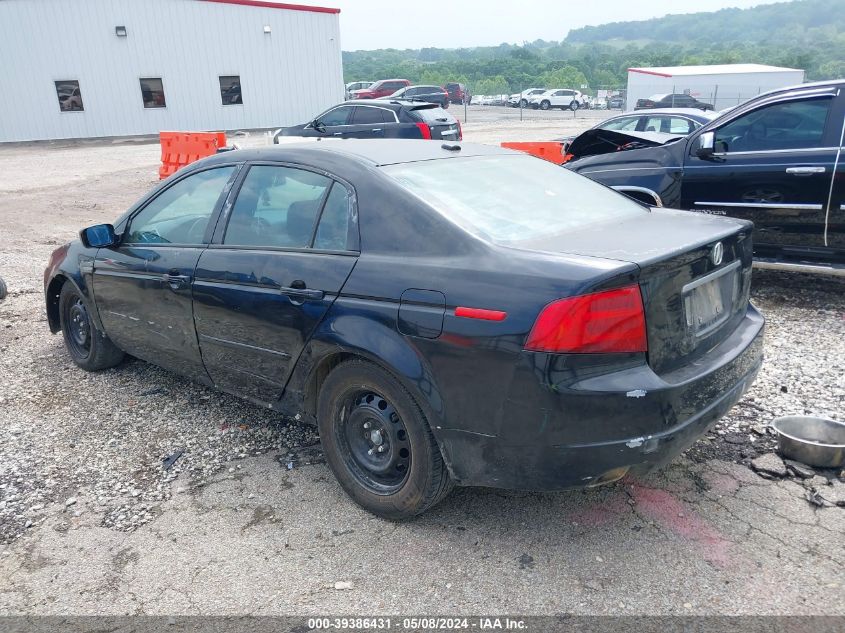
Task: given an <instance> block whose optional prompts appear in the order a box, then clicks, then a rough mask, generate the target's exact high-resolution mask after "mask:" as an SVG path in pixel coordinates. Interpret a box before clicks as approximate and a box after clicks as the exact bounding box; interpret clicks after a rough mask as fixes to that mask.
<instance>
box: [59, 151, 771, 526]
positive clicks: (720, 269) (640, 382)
mask: <svg viewBox="0 0 845 633" xmlns="http://www.w3.org/2000/svg"><path fill="white" fill-rule="evenodd" d="M516 208H519V209H520V212H519V213H518V214H517V213H514V209H516ZM750 234H751V225H750V223H748V222H744V221H741V220H732V219H723V218H714V217H710V216H706V215H701V214H690V213H685V212H681V211H673V210H666V209H652V208H649V207H647V206H645V205H641V204H639V203H637V202H634V201H632V200H630V199H628V198H626V197H624V196H622V195H620V194H617V193H615V192H613V191H611V190H609V189H607V188H605V187H603V186H601V185H598V184H596V183H593V182H591V181H590V180H589V179H587V178H583V177H582V176H579V175H577V174H574V173H571V172H568V171H566V170H563V169H560V168H559V167H556V166H554V165H552V164H551V163H547V162H545V161H540V160H537V159H535V158H532V157H529V156H525V155H523V154H520V153H517V152H511V151H508V150H504V149H500V148H494V147H487V146H481V145H469V144H467V145H463V146H458V145H451V144H441V143H440V142H420V141H400V140H397V141H384V140H381V141H364V140H361V141H335V142H319V143H311V144H302V145H289V146H284V147H282V146H279V147H274V148H265V149H261V150H241V151H232V152H227V153H224V154H218V155H216V156H213V157H210V158H207V159H204V160H201V161H199V162H197V163H195V164H193V165H191V166H189V167H187V168H185V169H183V170H181V171H179V172H178V173H177V174H175V175H174V176H173V177H171V178H170V179H168V180H166V181H164V182H163V183H162V184H161V185H159V186H158V187H156V188H155V189H154V190H153V191H151V192H150V193H149V194H148V195H146V196H145V197H144V198H143V199H142V200H140V201H139V202H138V203H137V204H135V205H134V206H133V207H132V208H131V209H129V210H128V211H127V212H126V213H125V214H124V215H123V216H121V217H120V218H119V219H118V220H116V221H115V223H114V225H98V226H93V227H89V228H87V229H85V230H83V231H82V232H81V236H80V239H79V240H77V241H74V242H72V243H71V244H68V245H66V246H63V247H61V248H59V249H57V250H56V251H55V252H54V253H53V255H52V257H51V260H50V262H49V265H48V268H47V270H46V271H45V277H44V282H45V292H46V304H47V314H48V317H49V324H50V328H51V330H52V331H53V332H58V331H60V330H61V331H62V333H63V335H64V340H65V343H66V347H67V351H68V353H69V354H70V356H71V357H72V359H73V360H74V362H75V363H76V364H77V365H79V366H80V367H82V368H83V369H86V370H90V371H95V370H101V369H105V368H108V367H112V366H114V365H116V364H118V363H120V362H121V359H122V358H123V356H124V354H131V355H132V356H135V357H137V358H141V359H144V360H147V361H149V362H152V363H155V364H157V365H160V366H162V367H165V368H167V369H170V370H172V371H174V372H178V373H180V374H182V375H185V376H188V377H190V378H192V379H194V380H197V381H199V382H201V383H204V384H206V385H209V386H213V387H216V388H217V389H220V390H222V391H226V392H229V393H233V394H236V395H239V396H242V397H244V398H247V399H249V400H251V401H252V402H254V403H256V404H259V405H261V406H264V407H270V408H272V409H274V410H278V411H280V412H281V413H283V414H286V415H290V416H292V417H295V418H296V419H299V420H304V421H307V422H312V423H315V424H317V425H318V427H319V431H320V437H321V441H322V445H323V449H324V451H325V455H326V458H327V460H328V464H329V466H330V467H331V470H332V471H333V472H334V474H335V475H336V476H337V478H338V480H339V482H340V484H341V485H342V487H343V488H344V489H345V490H346V492H347V493H349V495H350V496H351V497H352V498H353V499H354V500H355V501H357V502H358V503H359V504H361V505H362V506H363V507H364V508H366V509H367V510H369V511H371V512H374V513H376V514H378V515H380V516H383V517H387V518H392V519H401V518H407V517H411V516H414V515H416V514H419V513H421V512H423V511H425V510H426V509H428V508H430V507H431V506H433V505H434V504H436V503H437V502H438V501H439V500H441V499H442V498H443V497H444V496H445V495H446V494H447V493H448V492H449V490H450V489H451V488H452V486H453V485H455V484H458V485H464V486H493V487H500V488H519V489H534V490H557V489H563V488H570V487H584V486H595V485H600V484H604V483H609V482H612V481H615V480H617V479H619V478H621V477H622V476H624V475H625V474H626V473H642V472H645V471H648V470H650V469H652V468H655V467H656V466H659V465H661V464H664V463H666V462H667V461H668V460H670V459H672V458H673V457H674V456H675V455H677V454H678V453H680V452H681V451H683V450H684V449H685V448H687V447H688V446H689V445H690V444H692V443H693V442H694V441H695V440H696V439H697V438H698V437H699V436H700V435H701V434H703V433H704V432H705V430H706V429H707V428H708V427H709V426H710V425H711V424H713V423H714V422H715V421H716V420H717V419H718V418H719V417H720V416H722V415H723V414H724V413H725V412H726V411H728V409H729V408H730V407H731V406H732V405H733V404H734V403H735V402H736V401H737V399H738V398H739V397H740V396H741V395H742V394H743V392H744V391H745V390H746V389H747V387H748V386H749V385H750V383H751V382H752V381H753V379H754V377H755V375H756V373H757V371H758V369H759V367H760V364H761V359H762V348H761V346H762V334H763V319H762V317H761V316H760V314H759V313H758V312H757V311H756V310H755V309H754V307H753V306H752V305H751V304H750V303H749V287H750V281H751V253H752V247H751V237H750Z"/></svg>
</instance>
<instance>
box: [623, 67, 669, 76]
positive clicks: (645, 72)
mask: <svg viewBox="0 0 845 633" xmlns="http://www.w3.org/2000/svg"><path fill="white" fill-rule="evenodd" d="M628 72H629V73H642V74H643V75H657V76H658V77H671V76H672V75H667V74H666V73H658V72H655V71H653V70H644V69H643V68H629V69H628Z"/></svg>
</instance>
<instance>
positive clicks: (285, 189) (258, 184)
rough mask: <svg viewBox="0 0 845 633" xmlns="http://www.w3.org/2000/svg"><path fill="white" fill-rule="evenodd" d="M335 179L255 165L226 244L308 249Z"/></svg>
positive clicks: (237, 201)
mask: <svg viewBox="0 0 845 633" xmlns="http://www.w3.org/2000/svg"><path fill="white" fill-rule="evenodd" d="M331 184H332V181H331V179H329V178H327V177H325V176H321V175H320V174H315V173H313V172H310V171H305V170H304V169H294V168H292V167H282V166H276V165H254V166H252V167H250V168H249V172H248V173H247V175H246V178H244V181H243V184H242V185H241V188H240V191H238V197H237V198H236V199H235V204H234V205H233V206H232V212H231V214H230V216H229V223H228V225H227V226H226V233H225V235H224V237H223V243H224V244H229V245H233V246H266V247H281V248H307V247H308V246H310V244H311V236H312V235H313V233H314V225H315V224H316V222H317V216H318V215H319V213H320V207H321V206H322V204H323V200H324V198H325V194H326V192H327V191H328V189H329V187H330V186H331Z"/></svg>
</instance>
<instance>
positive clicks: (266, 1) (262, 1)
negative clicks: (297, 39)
mask: <svg viewBox="0 0 845 633" xmlns="http://www.w3.org/2000/svg"><path fill="white" fill-rule="evenodd" d="M203 1H204V2H220V3H221V4H239V5H242V6H246V7H265V8H268V9H287V10H288V11H309V12H311V13H340V9H332V8H330V7H312V6H310V5H307V4H287V3H285V2H270V0H203Z"/></svg>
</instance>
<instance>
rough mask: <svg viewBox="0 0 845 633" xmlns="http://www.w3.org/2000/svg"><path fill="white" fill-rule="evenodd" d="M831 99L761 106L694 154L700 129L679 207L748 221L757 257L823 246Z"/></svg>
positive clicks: (833, 146) (831, 149)
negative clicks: (705, 152) (706, 151)
mask: <svg viewBox="0 0 845 633" xmlns="http://www.w3.org/2000/svg"><path fill="white" fill-rule="evenodd" d="M832 103H833V98H832V95H830V94H825V95H817V96H814V97H812V98H790V99H784V100H775V101H773V102H769V103H765V104H761V105H760V106H759V107H757V108H754V109H752V110H750V111H746V112H743V113H741V114H738V115H737V116H736V117H733V118H732V119H730V120H729V121H727V122H725V123H723V124H721V125H719V126H718V127H711V126H708V127H706V128H704V130H705V131H713V132H714V133H715V152H714V153H713V155H712V156H704V157H703V158H702V157H699V156H698V155H697V151H696V148H697V146H698V142H697V139H698V138H700V135H701V133H702V132H701V131H699V133H698V134H696V136H695V137H693V139H692V142H691V143H690V151H689V153H688V155H687V156H686V159H685V160H686V164H685V166H684V176H683V182H682V186H681V197H682V203H681V206H682V208H688V209H693V210H696V211H703V212H705V213H713V214H718V215H729V216H733V217H739V218H744V219H747V220H752V221H753V222H754V224H755V234H754V244H755V249H756V251H757V254H758V256H766V255H767V254H772V255H783V254H788V252H789V250H790V249H794V248H798V249H813V248H820V247H823V244H824V232H825V210H826V207H827V202H828V197H829V193H830V183H831V177H832V174H833V168H834V164H835V162H836V155H837V149H838V142H839V137H838V135H839V133H840V130H841V119H840V121H839V123H838V124H837V125H835V126H833V127H835V128H836V132H835V135H836V140H835V141H834V140H833V139H832V136H833V135H834V133H833V130H832V126H830V125H828V121H829V119H830V118H831V117H830V113H831V106H832Z"/></svg>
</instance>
